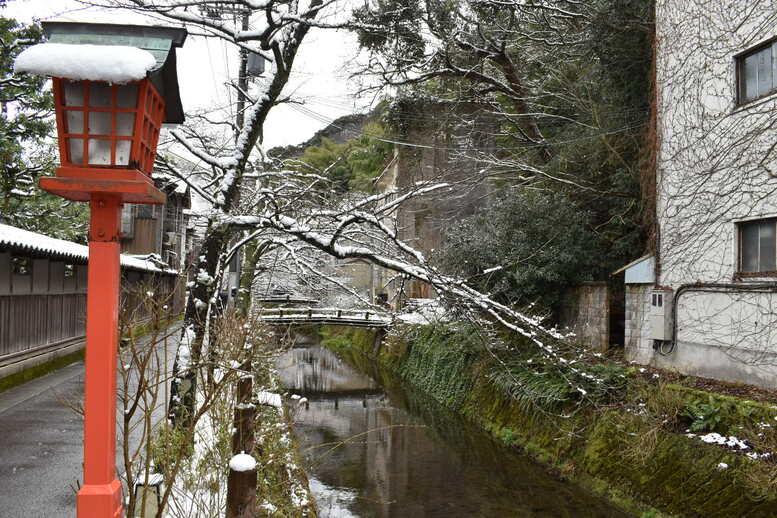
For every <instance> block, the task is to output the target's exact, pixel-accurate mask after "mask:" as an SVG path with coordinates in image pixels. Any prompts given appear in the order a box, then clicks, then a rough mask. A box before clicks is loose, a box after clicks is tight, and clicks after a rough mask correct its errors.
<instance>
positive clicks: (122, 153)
mask: <svg viewBox="0 0 777 518" xmlns="http://www.w3.org/2000/svg"><path fill="white" fill-rule="evenodd" d="M131 149H132V141H131V140H117V141H116V165H129V159H130V150H131Z"/></svg>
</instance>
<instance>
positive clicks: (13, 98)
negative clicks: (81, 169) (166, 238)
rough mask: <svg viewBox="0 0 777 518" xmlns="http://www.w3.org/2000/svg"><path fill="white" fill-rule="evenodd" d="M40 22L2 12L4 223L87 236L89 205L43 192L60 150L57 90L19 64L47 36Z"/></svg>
mask: <svg viewBox="0 0 777 518" xmlns="http://www.w3.org/2000/svg"><path fill="white" fill-rule="evenodd" d="M42 35H43V33H42V29H41V27H40V26H39V25H37V24H33V25H29V26H26V25H22V24H20V23H18V22H16V21H15V20H13V19H10V18H4V17H0V81H2V85H3V87H2V88H0V222H2V223H8V224H11V225H14V226H18V227H21V228H24V229H27V230H32V231H35V232H41V233H44V234H47V235H51V236H53V237H59V238H63V239H69V240H78V241H85V238H86V224H87V218H88V209H87V207H86V205H85V204H73V203H71V202H67V201H65V200H62V199H61V198H58V197H56V196H52V195H50V194H47V193H44V192H42V191H41V190H40V189H38V187H37V180H38V178H39V177H40V176H42V175H44V174H50V173H51V172H52V171H53V167H54V164H55V162H56V153H55V150H54V147H53V144H52V140H51V139H50V137H51V136H52V135H53V134H54V133H55V132H54V120H53V101H52V96H51V91H50V90H49V89H48V88H45V78H42V77H39V76H31V75H27V74H15V73H14V71H13V63H14V59H15V58H16V56H18V55H19V53H21V52H22V51H23V50H24V49H25V48H27V47H28V46H30V45H33V44H35V43H38V42H39V41H40V40H41V38H42Z"/></svg>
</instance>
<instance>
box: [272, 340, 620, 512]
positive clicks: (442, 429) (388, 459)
mask: <svg viewBox="0 0 777 518" xmlns="http://www.w3.org/2000/svg"><path fill="white" fill-rule="evenodd" d="M279 370H280V375H281V379H282V381H283V383H284V384H285V385H286V386H287V387H288V388H289V389H290V390H292V391H294V392H295V393H299V394H302V395H305V396H306V397H308V398H309V400H310V404H309V405H308V407H307V408H300V409H299V411H298V414H297V416H296V420H297V426H296V429H297V431H298V433H299V435H300V437H301V440H302V443H303V448H304V450H305V462H306V465H307V467H308V469H309V471H310V474H311V489H312V490H313V493H314V495H315V496H316V499H317V502H318V505H319V512H320V516H321V517H323V518H326V517H337V518H350V517H361V518H372V517H375V518H415V517H431V518H436V517H440V518H441V517H483V518H486V517H488V518H494V517H527V518H528V517H531V518H539V517H543V518H551V517H553V518H561V517H570V518H571V517H575V518H581V517H584V518H600V517H601V518H604V517H608V518H609V517H625V516H627V515H626V514H624V513H622V512H621V511H619V510H618V509H615V508H613V507H611V506H610V505H609V504H607V503H605V502H603V501H601V500H599V499H598V498H595V497H592V496H591V495H589V494H587V493H585V492H583V491H581V490H579V489H577V488H575V487H573V486H571V485H569V484H565V483H562V482H560V481H558V480H556V479H554V478H553V477H551V476H549V475H548V474H547V473H546V472H545V471H544V470H543V469H542V468H539V467H538V466H535V465H534V464H532V463H531V462H529V461H528V460H527V459H525V458H523V457H521V456H519V455H516V454H514V453H512V452H510V451H507V450H506V449H503V448H501V447H499V446H497V445H496V444H494V443H493V442H492V441H491V440H490V439H488V437H486V436H485V435H484V434H483V433H482V432H480V431H479V430H476V429H474V428H473V427H471V426H469V425H468V424H467V423H465V422H462V421H461V420H460V419H458V418H457V417H456V416H455V415H452V414H451V413H448V412H445V411H442V410H441V409H440V408H439V407H437V406H436V405H434V404H432V403H430V402H429V401H428V400H427V399H426V398H423V397H419V396H417V395H414V394H411V393H408V392H407V391H396V390H395V389H393V388H392V389H391V391H390V392H389V393H388V394H387V393H386V392H384V391H383V390H382V389H381V388H379V387H378V385H377V384H376V383H375V382H374V381H373V380H372V379H371V378H370V377H368V376H365V375H363V374H360V373H358V372H355V371H354V370H353V369H351V368H350V367H349V366H348V365H347V364H346V363H344V362H343V361H341V360H340V359H339V358H337V356H335V355H334V354H332V353H331V352H330V351H329V350H327V349H325V348H322V347H320V346H310V347H307V348H304V349H292V350H291V351H289V352H288V353H287V354H286V355H285V356H284V357H283V358H282V359H281V361H280V362H279Z"/></svg>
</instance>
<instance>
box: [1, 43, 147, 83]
mask: <svg viewBox="0 0 777 518" xmlns="http://www.w3.org/2000/svg"><path fill="white" fill-rule="evenodd" d="M156 66H157V61H156V59H155V58H154V56H153V55H152V54H151V53H150V52H148V51H146V50H143V49H139V48H136V47H124V46H119V45H69V44H65V43H39V44H38V45H33V46H31V47H28V48H27V49H25V50H24V51H23V52H22V53H21V54H19V56H17V58H16V62H15V64H14V70H15V71H16V72H28V73H30V74H37V75H42V76H52V77H63V78H65V79H74V80H78V81H83V80H88V81H107V82H109V83H117V84H125V83H128V82H130V81H139V80H141V79H144V78H145V77H146V75H147V74H148V72H149V71H151V70H152V69H153V68H154V67H156Z"/></svg>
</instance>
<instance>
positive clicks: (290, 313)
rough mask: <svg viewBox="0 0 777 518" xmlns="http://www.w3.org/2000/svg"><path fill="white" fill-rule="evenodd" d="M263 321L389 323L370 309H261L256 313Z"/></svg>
mask: <svg viewBox="0 0 777 518" xmlns="http://www.w3.org/2000/svg"><path fill="white" fill-rule="evenodd" d="M258 313H259V316H260V318H262V319H263V320H276V321H279V320H311V321H312V320H342V321H366V322H371V321H372V322H376V323H377V322H389V321H391V317H390V316H389V315H387V314H386V313H380V312H377V311H374V310H370V309H340V308H262V309H260V310H259V311H258Z"/></svg>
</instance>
